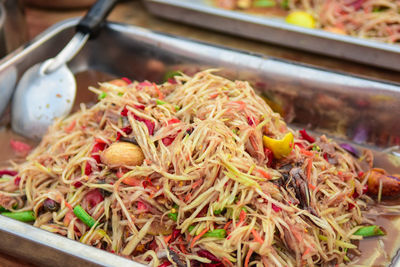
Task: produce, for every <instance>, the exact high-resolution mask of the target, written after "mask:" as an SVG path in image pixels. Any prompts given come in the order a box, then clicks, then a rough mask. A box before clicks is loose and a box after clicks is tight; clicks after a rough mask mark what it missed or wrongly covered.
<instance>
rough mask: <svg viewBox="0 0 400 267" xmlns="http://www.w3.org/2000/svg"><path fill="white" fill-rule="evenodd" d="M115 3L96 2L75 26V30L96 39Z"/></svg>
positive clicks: (108, 0)
mask: <svg viewBox="0 0 400 267" xmlns="http://www.w3.org/2000/svg"><path fill="white" fill-rule="evenodd" d="M117 2H118V0H98V1H97V2H96V3H95V4H94V5H93V6H92V7H91V8H90V10H89V11H88V13H86V15H85V16H84V17H83V18H82V19H81V21H80V22H79V24H78V25H77V26H76V30H77V31H78V32H81V33H84V34H90V37H91V38H93V37H96V35H97V34H98V33H99V31H100V29H101V26H102V24H103V23H104V21H105V19H106V18H107V16H108V14H109V13H110V12H111V10H112V9H113V8H114V6H115V4H116V3H117Z"/></svg>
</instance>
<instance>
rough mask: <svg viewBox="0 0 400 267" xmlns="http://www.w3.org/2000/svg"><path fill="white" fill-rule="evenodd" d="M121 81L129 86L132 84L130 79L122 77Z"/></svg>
mask: <svg viewBox="0 0 400 267" xmlns="http://www.w3.org/2000/svg"><path fill="white" fill-rule="evenodd" d="M121 80H123V81H124V82H126V83H127V84H131V83H132V81H131V79H129V78H126V77H122V78H121Z"/></svg>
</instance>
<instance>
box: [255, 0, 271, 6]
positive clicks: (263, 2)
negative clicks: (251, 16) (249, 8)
mask: <svg viewBox="0 0 400 267" xmlns="http://www.w3.org/2000/svg"><path fill="white" fill-rule="evenodd" d="M253 6H255V7H274V6H276V2H275V1H274V0H256V1H254V3H253Z"/></svg>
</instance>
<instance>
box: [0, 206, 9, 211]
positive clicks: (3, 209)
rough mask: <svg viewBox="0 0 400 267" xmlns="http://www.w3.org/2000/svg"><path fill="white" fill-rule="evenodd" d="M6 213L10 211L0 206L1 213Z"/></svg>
mask: <svg viewBox="0 0 400 267" xmlns="http://www.w3.org/2000/svg"><path fill="white" fill-rule="evenodd" d="M6 211H8V209H6V208H4V207H2V206H0V212H6Z"/></svg>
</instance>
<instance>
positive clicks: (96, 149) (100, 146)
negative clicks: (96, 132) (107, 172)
mask: <svg viewBox="0 0 400 267" xmlns="http://www.w3.org/2000/svg"><path fill="white" fill-rule="evenodd" d="M106 146H107V144H106V143H104V142H101V143H100V142H96V143H95V144H94V146H93V149H92V158H94V159H95V160H96V162H97V163H100V162H101V160H100V155H99V151H103V150H104V149H105V148H106ZM86 165H87V164H86Z"/></svg>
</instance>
